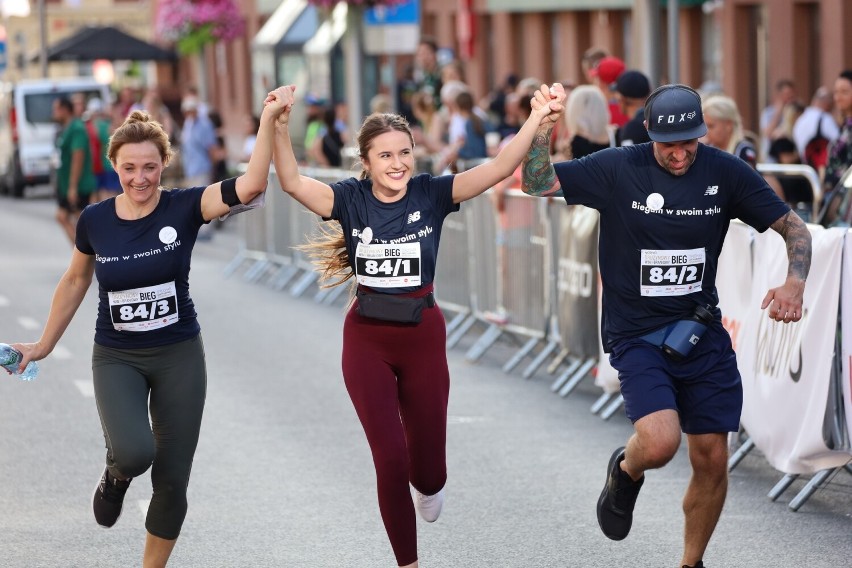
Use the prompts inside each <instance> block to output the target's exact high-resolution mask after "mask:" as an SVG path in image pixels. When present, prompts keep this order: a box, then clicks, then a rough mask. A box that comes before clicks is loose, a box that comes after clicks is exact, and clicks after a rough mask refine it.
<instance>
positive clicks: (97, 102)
mask: <svg viewBox="0 0 852 568" xmlns="http://www.w3.org/2000/svg"><path fill="white" fill-rule="evenodd" d="M110 121H111V115H110V113H109V112H107V111H106V109H105V108H104V104H103V102H102V101H101V99H99V98H97V97H94V98H91V99H89V102H88V103H87V104H86V112H84V113H83V123H84V124H85V126H86V131H87V132H88V134H89V141H90V144H89V146H90V147H91V150H92V172H93V173H94V174H95V178H96V179H97V188H98V189H97V200H98V201H103V200H104V199H108V198H110V197H115V196H116V195H118V194H119V193H121V181H120V180H119V178H118V174H117V173H116V171H115V169H114V168H113V167H112V162H111V161H110V159H109V155H108V154H107V150H108V148H109V138H110V135H111V134H112V130H111V128H110V126H111V122H110Z"/></svg>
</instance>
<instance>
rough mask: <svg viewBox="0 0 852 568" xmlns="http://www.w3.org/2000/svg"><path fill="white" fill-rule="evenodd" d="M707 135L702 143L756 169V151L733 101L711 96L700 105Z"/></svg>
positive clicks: (721, 96) (723, 96) (722, 96)
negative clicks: (731, 155)
mask: <svg viewBox="0 0 852 568" xmlns="http://www.w3.org/2000/svg"><path fill="white" fill-rule="evenodd" d="M701 110H702V111H703V113H704V123H705V124H706V125H707V134H706V135H704V138H703V139H702V142H704V143H705V144H707V145H708V146H713V147H714V148H718V149H720V150H724V151H725V152H728V153H729V154H733V155H734V156H737V157H738V158H740V159H741V160H743V161H744V162H746V163H747V164H749V165H750V166H751V167H753V168H756V167H757V149H756V148H755V145H754V142H752V141H751V140H749V138H748V136H746V133H745V131H744V130H743V120H742V117H741V116H740V110H739V108H737V103H736V102H734V99H732V98H731V97H728V96H725V95H713V96H710V97H708V98H706V99H705V100H704V103H703V104H702V105H701Z"/></svg>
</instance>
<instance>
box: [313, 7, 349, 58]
mask: <svg viewBox="0 0 852 568" xmlns="http://www.w3.org/2000/svg"><path fill="white" fill-rule="evenodd" d="M346 12H347V6H346V3H345V2H338V3H337V5H336V6H335V7H334V10H333V11H332V12H331V18H329V19H327V20H326V21H324V22H323V23H322V24H321V25H320V27H319V29H318V30H317V33H316V34H314V37H312V38H311V39H310V40H308V42H307V43H305V53H306V54H307V55H326V54H328V53H330V52H331V50H332V49H333V48H334V46H335V45H337V42H339V41H340V38H342V37H343V34H344V33H346Z"/></svg>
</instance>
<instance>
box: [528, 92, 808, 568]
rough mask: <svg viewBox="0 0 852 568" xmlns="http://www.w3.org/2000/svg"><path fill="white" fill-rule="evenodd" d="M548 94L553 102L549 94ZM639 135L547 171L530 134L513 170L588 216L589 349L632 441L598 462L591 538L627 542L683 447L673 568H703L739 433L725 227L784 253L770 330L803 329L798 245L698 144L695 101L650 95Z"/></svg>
mask: <svg viewBox="0 0 852 568" xmlns="http://www.w3.org/2000/svg"><path fill="white" fill-rule="evenodd" d="M554 91H555V94H556V100H557V101H560V100H561V97H563V96H564V94H563V93H561V92H559V85H556V87H555V89H554ZM536 104H540V103H538V102H533V105H536ZM645 127H646V128H647V130H648V136H649V137H650V138H651V142H650V143H645V144H634V145H631V146H622V147H619V148H607V149H605V150H600V151H599V152H595V153H593V154H590V155H588V156H585V157H584V158H581V159H579V160H567V161H563V162H559V163H557V164H552V163H551V161H550V155H549V151H548V150H549V142H550V140H549V138H550V131H551V129H552V126H550V123H548V124H546V125H544V123H543V126H541V127H539V131H538V134H537V136H536V137H535V139H534V141H533V144H532V146H531V147H530V150H529V152H528V153H527V157H526V158H525V159H524V163H523V181H522V186H521V189H523V191H524V193H527V194H529V195H535V196H542V197H546V196H563V197H564V198H565V202H566V203H567V204H568V205H576V204H583V205H585V206H587V207H592V208H594V209H597V210H598V211H599V212H600V230H599V233H598V239H599V246H598V251H599V253H598V258H599V269H600V275H601V282H602V287H603V314H602V320H601V335H602V341H603V346H604V350H605V351H606V352H608V353H609V362H610V364H611V365H612V366H613V367H614V368H615V369H616V370H617V371H618V378H619V382H620V384H621V395H622V396H623V397H624V409H625V412H626V414H627V417H628V418H629V419H630V421H631V422H632V423H633V428H634V433H633V435H632V436H630V438H629V439H628V441H627V443H626V445H625V446H624V447H619V448H617V449H616V450H615V451H614V452H613V453H612V455H611V457H610V458H609V464H608V466H607V470H606V483H605V485H604V488H603V490H602V491H601V494H600V498H599V499H598V503H597V519H598V524H599V525H600V528H601V531H602V532H603V533H604V535H605V536H606V537H607V538H610V539H612V540H622V539H624V538H626V537H627V535H628V534H629V533H630V528H631V526H632V523H633V510H634V508H635V506H636V500H637V498H638V497H639V490H640V489H641V487H642V484H643V482H644V481H645V473H646V472H649V471H652V470H655V469H659V468H662V467H663V466H665V465H666V464H667V463H669V461H671V460H672V458H674V456H675V455H676V454H677V452H678V450H679V448H680V445H681V440H682V437H683V434H686V439H687V448H688V450H687V451H688V455H689V461H690V464H691V466H692V476H691V479H690V481H689V486H688V488H687V490H686V494H685V495H684V498H683V511H684V515H685V523H684V524H685V526H684V548H683V554H682V556H681V558H680V562H679V563H678V566H681V567H683V568H704V561H703V556H704V552H705V551H706V549H707V545H708V543H709V542H710V537H711V536H712V534H713V531H714V530H715V528H716V523H717V521H718V520H719V516H720V515H721V513H722V508H723V506H724V503H725V497H726V494H727V487H728V446H727V437H728V433H729V432H736V431H738V430H739V425H740V414H741V412H742V404H743V390H742V379H741V377H740V373H739V370H738V368H737V356H736V354H735V353H734V350H733V348H732V346H731V338H730V336H729V335H728V332H727V331H726V330H725V328H724V327H723V326H722V313H721V310H720V309H719V307H718V302H719V296H718V291H717V289H716V282H715V281H716V271H717V267H718V262H719V255H720V253H721V251H722V245H723V243H724V241H725V236H726V234H727V232H728V226H729V224H730V221H731V219H735V218H739V219H740V220H742V221H743V222H744V223H747V224H748V225H751V226H752V227H754V228H755V229H756V230H757V231H760V232H763V231H766V230H767V229H769V228H772V229H773V230H774V231H776V232H777V233H779V234H780V235H781V236H782V237H783V238H784V240H785V241H786V245H787V256H788V269H787V277H786V279H785V281H784V282H783V283H782V284H781V285H779V286H777V287H775V288H772V289H770V290H769V291H768V293H767V294H766V296H765V297H764V299H763V302H762V305H761V309H765V310H767V315H768V316H769V318H770V319H772V320H774V321H775V322H783V323H790V322H795V321H799V320H800V319H802V315H803V314H802V301H803V296H804V291H805V279H806V278H807V276H808V272H809V270H810V264H811V235H810V232H809V231H808V228H807V226H806V225H805V223H804V222H803V221H802V220H801V219H800V218H799V216H798V215H796V214H795V213H794V212H793V211H791V210H790V207H789V206H788V205H787V204H785V203H784V202H783V201H781V199H779V198H778V196H777V195H776V194H775V192H774V191H772V189H771V188H770V187H769V185H767V183H766V180H764V179H763V177H762V176H761V175H760V174H759V173H757V172H756V171H755V170H754V169H752V168H751V167H750V166H749V165H748V164H747V163H745V162H744V161H743V160H741V159H739V158H737V157H735V156H733V155H731V154H729V153H727V152H724V151H722V150H720V149H718V148H713V147H711V146H707V145H704V144H702V143H701V142H699V139H700V138H701V137H702V136H704V135H705V134H706V133H707V126H706V125H705V123H704V117H703V114H702V112H701V97H700V95H699V94H698V93H697V92H696V91H695V90H694V89H691V88H689V87H687V86H686V85H664V86H662V87H660V88H658V89H657V90H655V91H654V92H652V93H651V94H650V95H649V96H648V99H647V101H646V102H645Z"/></svg>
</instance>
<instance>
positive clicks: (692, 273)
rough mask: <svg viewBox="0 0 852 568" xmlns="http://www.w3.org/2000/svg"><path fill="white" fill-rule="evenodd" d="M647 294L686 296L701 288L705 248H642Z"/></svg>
mask: <svg viewBox="0 0 852 568" xmlns="http://www.w3.org/2000/svg"><path fill="white" fill-rule="evenodd" d="M641 255H642V257H641V275H640V283H639V287H640V291H641V294H642V295H643V296H683V295H686V294H692V293H693V292H698V291H699V290H701V282H702V280H703V278H704V264H705V262H706V256H705V252H704V249H703V248H697V249H690V250H647V249H642V252H641Z"/></svg>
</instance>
